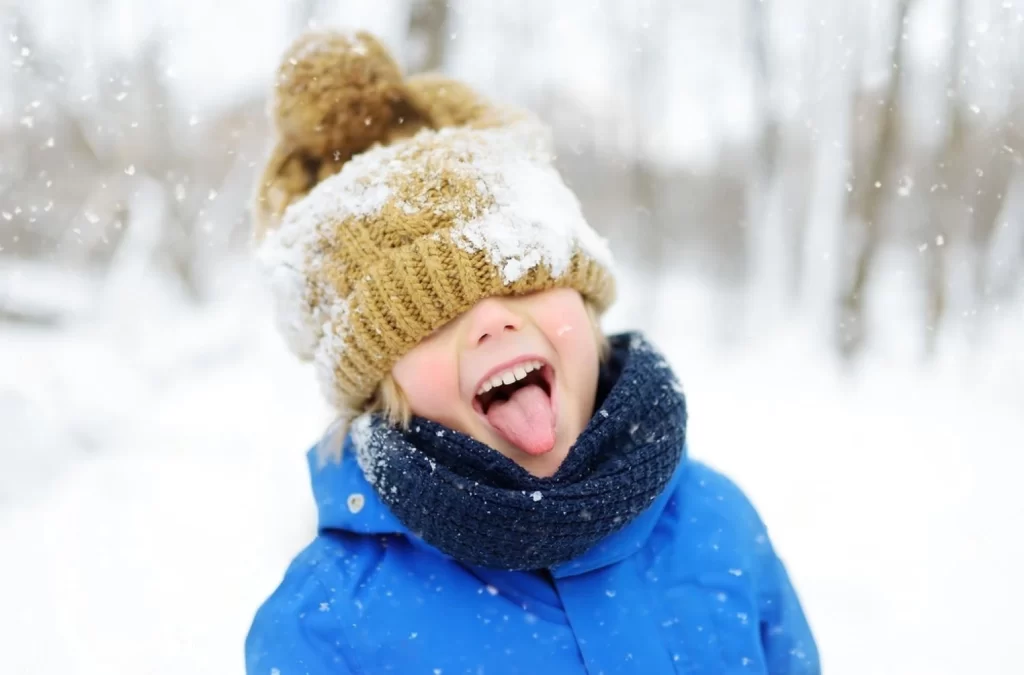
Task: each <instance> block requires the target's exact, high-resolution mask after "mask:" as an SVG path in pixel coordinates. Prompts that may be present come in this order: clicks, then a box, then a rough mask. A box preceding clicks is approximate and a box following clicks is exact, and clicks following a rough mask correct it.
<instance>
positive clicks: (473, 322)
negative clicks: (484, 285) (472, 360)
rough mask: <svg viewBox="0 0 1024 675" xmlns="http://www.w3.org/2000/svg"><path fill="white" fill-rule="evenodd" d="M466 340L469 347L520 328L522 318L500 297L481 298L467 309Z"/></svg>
mask: <svg viewBox="0 0 1024 675" xmlns="http://www.w3.org/2000/svg"><path fill="white" fill-rule="evenodd" d="M467 318H468V319H469V323H468V326H469V332H468V334H467V336H466V337H467V340H468V342H469V345H470V346H471V347H476V346H478V345H482V344H483V343H484V342H486V341H488V340H490V339H493V338H496V337H500V336H501V335H503V334H505V333H509V332H515V331H517V330H519V329H520V328H522V319H521V318H520V317H519V315H518V314H516V313H515V312H513V311H512V308H511V307H509V304H508V301H506V300H504V299H502V298H487V299H485V300H481V301H480V302H478V303H477V304H476V305H474V306H473V308H472V309H471V310H469V316H468V317H467Z"/></svg>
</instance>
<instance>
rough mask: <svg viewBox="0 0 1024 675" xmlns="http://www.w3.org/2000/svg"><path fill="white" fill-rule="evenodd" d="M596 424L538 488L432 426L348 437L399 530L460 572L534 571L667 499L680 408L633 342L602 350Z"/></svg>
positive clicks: (627, 337) (649, 351)
mask: <svg viewBox="0 0 1024 675" xmlns="http://www.w3.org/2000/svg"><path fill="white" fill-rule="evenodd" d="M610 341H611V346H612V350H611V355H610V358H609V359H607V360H606V362H605V363H604V364H603V365H602V367H601V370H600V375H599V380H598V395H597V401H596V406H595V412H594V416H593V417H592V418H591V420H590V422H589V424H588V425H587V427H586V429H585V430H584V431H583V433H582V434H580V436H579V438H578V439H577V441H576V443H575V444H574V445H573V446H572V448H571V449H570V450H569V453H568V456H567V457H566V459H565V461H564V462H563V463H562V466H561V467H560V468H559V469H558V471H557V473H556V474H555V475H554V476H551V477H549V478H537V477H535V476H533V475H531V474H530V473H528V472H527V471H526V470H525V469H523V468H522V467H520V466H519V465H518V464H516V463H515V462H513V461H512V460H511V459H508V458H507V457H505V456H504V455H501V454H500V453H498V452H497V451H495V450H494V449H492V448H490V447H489V446H487V445H485V444H483V443H480V442H479V441H476V440H474V439H473V438H470V437H469V436H466V435H465V434H462V433H459V432H457V431H454V430H452V429H449V428H447V427H444V426H442V425H440V424H437V423H436V422H432V421H429V420H426V419H422V418H414V419H413V421H412V423H411V424H410V427H409V429H408V430H407V431H402V430H399V429H396V428H394V427H392V426H389V425H388V424H387V423H386V422H385V421H384V420H382V419H381V418H379V417H377V416H364V417H362V418H360V419H359V420H357V422H356V423H355V424H354V425H353V429H352V439H353V443H354V445H355V447H356V452H357V457H358V460H359V464H360V466H361V467H362V470H363V473H364V474H365V475H366V477H367V479H368V480H369V482H370V483H371V484H372V485H373V486H374V489H375V490H376V491H377V493H378V494H379V495H380V497H381V499H382V500H383V501H384V503H385V504H386V505H387V506H388V508H389V509H390V510H391V511H392V512H393V513H394V515H395V516H396V517H397V518H398V520H399V521H401V522H402V524H403V525H404V526H405V527H406V528H407V529H409V530H410V531H411V532H412V533H414V534H416V535H418V536H419V537H420V538H422V539H423V540H424V541H426V542H427V543H428V544H430V545H431V546H433V547H435V548H436V549H438V550H440V551H441V552H442V553H445V554H447V555H449V556H451V557H452V558H454V559H455V560H458V561H459V562H462V563H465V564H470V565H479V566H482V567H490V568H497V569H506V570H537V569H545V568H550V567H553V566H556V565H558V564H560V563H564V562H568V561H570V560H573V559H574V558H576V557H578V556H580V555H581V554H583V553H585V552H586V551H587V550H588V549H590V548H591V547H593V546H594V545H595V544H596V543H597V542H599V541H600V540H601V539H603V538H604V537H606V536H608V535H610V534H612V533H613V532H616V531H618V530H621V529H622V528H624V527H625V526H626V525H628V524H629V523H630V522H631V521H632V520H633V519H634V518H636V517H637V515H639V514H640V513H641V512H643V511H644V510H645V509H646V508H647V507H648V506H650V504H651V502H653V501H654V500H655V499H656V498H657V497H658V495H659V494H661V492H662V491H663V490H664V489H665V486H666V485H667V484H668V482H669V480H670V479H671V477H672V475H673V473H674V472H675V469H676V467H677V465H678V464H679V462H680V460H681V458H682V455H683V444H684V441H685V439H686V400H685V398H684V396H683V393H682V389H681V388H680V386H679V384H678V383H677V381H676V379H675V377H674V376H673V374H672V371H671V369H670V368H669V366H668V364H667V363H666V362H665V360H664V359H663V358H662V357H661V355H660V354H659V353H658V352H656V351H655V350H654V349H653V348H652V347H651V346H650V344H649V343H648V342H647V341H646V340H644V339H643V338H642V337H641V336H639V335H637V334H624V335H619V336H615V337H612V338H610Z"/></svg>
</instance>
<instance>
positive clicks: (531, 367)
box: [523, 361, 537, 373]
mask: <svg viewBox="0 0 1024 675" xmlns="http://www.w3.org/2000/svg"><path fill="white" fill-rule="evenodd" d="M523 368H524V369H525V370H526V372H528V373H532V372H533V371H535V370H537V362H536V361H530V362H529V363H527V364H526V365H525V366H523Z"/></svg>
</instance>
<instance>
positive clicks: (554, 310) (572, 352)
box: [534, 291, 597, 382]
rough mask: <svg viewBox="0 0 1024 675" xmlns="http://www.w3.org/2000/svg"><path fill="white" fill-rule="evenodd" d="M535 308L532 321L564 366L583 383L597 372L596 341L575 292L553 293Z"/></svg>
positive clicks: (585, 311)
mask: <svg viewBox="0 0 1024 675" xmlns="http://www.w3.org/2000/svg"><path fill="white" fill-rule="evenodd" d="M545 300H546V301H545V302H544V303H543V304H542V305H539V306H537V307H536V311H535V312H534V320H535V321H536V322H537V325H538V327H539V328H540V329H541V331H542V332H543V333H544V335H545V337H546V338H547V339H548V342H550V343H551V344H552V346H554V348H555V350H556V351H557V352H558V356H559V359H560V360H561V361H562V363H563V365H564V366H568V367H569V368H570V371H571V372H572V373H573V374H574V375H576V376H577V378H578V379H579V380H581V381H583V382H586V381H588V380H590V379H592V378H593V377H595V375H594V374H595V373H596V372H597V342H596V339H595V337H594V330H593V328H592V327H591V325H590V317H589V316H588V315H587V310H586V308H585V307H584V306H583V301H582V300H581V299H580V298H579V296H578V295H577V294H576V293H575V291H555V292H552V295H550V296H548V297H547V298H545Z"/></svg>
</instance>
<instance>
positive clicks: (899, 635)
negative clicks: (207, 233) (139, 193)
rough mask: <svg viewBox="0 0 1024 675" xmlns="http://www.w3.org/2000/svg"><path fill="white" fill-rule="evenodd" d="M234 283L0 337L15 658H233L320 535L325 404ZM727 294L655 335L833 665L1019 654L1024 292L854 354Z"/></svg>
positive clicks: (665, 305) (626, 292) (237, 279)
mask: <svg viewBox="0 0 1024 675" xmlns="http://www.w3.org/2000/svg"><path fill="white" fill-rule="evenodd" d="M222 289H223V290H222V292H220V293H218V296H217V297H218V300H217V301H216V302H213V303H211V304H210V305H208V306H206V307H204V308H202V309H199V310H196V309H194V308H189V307H188V306H187V305H185V304H184V303H183V302H181V301H180V300H179V299H177V298H176V297H175V296H174V295H173V294H171V293H169V292H168V291H167V290H166V289H165V288H164V287H163V286H162V285H160V284H159V283H157V282H155V281H153V282H151V283H149V284H143V285H140V286H136V287H134V288H133V289H132V290H133V292H135V293H137V295H130V294H125V293H123V292H122V293H121V295H120V296H119V298H118V300H117V303H116V304H115V305H113V307H114V308H115V309H113V310H110V309H108V310H107V311H105V312H102V313H100V314H99V315H98V316H97V318H94V319H89V320H88V321H83V322H80V323H77V324H74V325H73V326H71V327H69V328H65V329H63V330H60V331H55V330H52V329H38V328H36V329H31V328H27V327H24V326H21V327H17V326H9V325H8V326H4V327H3V328H2V329H0V430H2V431H0V542H2V544H0V546H2V551H3V553H2V555H0V636H2V637H0V645H2V646H0V654H2V658H0V665H2V669H3V670H4V672H11V673H19V674H20V673H25V674H29V675H31V674H40V675H54V674H57V673H59V674H61V675H64V674H68V673H75V674H83V675H89V674H92V673H97V674H99V673H102V674H103V675H112V674H121V673H123V674H125V675H128V674H131V675H135V674H137V673H153V674H157V675H161V674H167V675H172V674H173V675H179V674H180V673H211V674H216V675H223V674H225V673H241V672H242V642H243V639H244V636H245V633H246V630H247V629H248V625H249V621H250V619H251V617H252V613H253V611H254V610H255V608H256V607H257V605H258V604H259V603H260V602H261V601H262V599H263V598H264V597H265V596H266V595H267V594H268V593H269V592H270V591H271V590H272V588H273V587H274V585H275V584H276V583H277V581H278V579H279V578H280V576H281V574H282V573H283V571H284V568H285V565H286V564H287V562H288V560H289V559H290V558H291V556H292V555H294V553H295V552H297V550H298V549H299V548H300V547H301V546H302V545H303V544H304V543H305V542H306V541H307V540H308V538H309V537H310V535H311V533H312V531H313V522H314V520H313V519H314V514H313V508H312V500H311V498H310V495H309V491H308V488H307V485H306V476H305V466H304V458H303V451H304V450H305V448H306V447H307V446H308V445H309V444H311V443H312V442H313V440H314V439H315V438H316V437H317V435H318V434H319V433H320V431H321V430H322V429H323V427H324V426H325V425H326V423H327V422H328V412H327V410H326V409H325V407H324V406H323V404H322V403H321V401H320V398H319V394H318V392H317V391H316V388H315V385H314V384H313V378H312V374H311V372H310V371H309V369H308V368H307V367H305V366H301V365H299V364H297V363H295V362H294V361H293V360H292V358H291V357H290V356H289V355H288V354H287V353H286V351H285V348H284V346H283V344H282V342H281V341H280V339H279V338H278V337H277V336H276V334H274V332H273V330H272V328H271V321H270V318H269V312H268V310H269V308H268V306H267V302H266V299H265V297H264V296H263V295H262V294H261V293H260V292H259V291H257V290H256V286H255V285H254V283H253V277H252V274H251V271H250V270H249V269H248V268H246V267H244V266H232V267H230V268H228V269H226V270H225V274H224V279H223V283H222ZM637 290H638V289H635V288H634V289H631V288H630V287H629V286H628V284H627V285H626V287H625V288H623V297H624V298H627V299H628V298H629V297H630V295H631V294H632V293H634V292H637ZM720 299H721V296H720V294H716V293H713V292H709V291H706V290H705V289H703V288H702V287H701V286H700V285H699V284H697V283H695V282H693V280H690V279H687V278H683V277H673V278H669V279H665V280H663V283H662V287H661V289H660V291H659V303H658V307H659V312H658V317H657V318H655V319H651V320H648V321H646V322H645V326H644V327H645V328H647V329H648V330H649V331H650V333H651V334H652V336H653V337H654V339H655V341H656V342H657V343H658V344H659V345H660V346H661V347H662V348H663V349H665V351H666V352H668V354H669V356H670V358H671V360H672V361H673V363H674V365H675V366H676V367H677V369H678V372H679V373H680V375H681V378H682V379H683V381H684V385H685V386H686V389H687V391H688V396H689V400H690V406H691V413H692V418H691V419H692V426H691V435H690V438H691V445H692V447H693V450H694V453H695V454H696V455H697V456H699V457H700V458H701V459H704V460H706V461H708V462H710V463H712V464H714V465H716V466H717V467H719V468H721V469H723V470H725V471H726V472H727V473H729V474H730V475H732V476H733V477H734V478H735V479H736V480H737V481H738V482H739V483H740V484H741V485H742V486H743V487H744V488H745V489H746V490H747V491H748V492H749V494H750V495H751V496H752V498H753V499H754V501H755V503H756V504H757V505H758V507H759V509H760V510H761V512H762V515H763V516H764V518H765V520H766V522H767V523H768V525H769V527H770V529H771V530H772V532H773V537H774V540H775V542H776V545H777V547H778V549H779V551H780V553H781V554H782V555H783V557H784V558H785V560H786V561H787V563H788V564H789V567H790V570H791V573H792V575H793V577H794V579H795V581H796V584H797V587H798V590H799V592H800V594H801V595H802V597H803V600H804V602H805V605H806V609H807V612H808V614H809V617H810V619H811V622H812V624H813V627H814V629H815V631H816V634H817V637H818V640H819V643H820V647H821V650H822V654H823V659H824V661H825V670H826V672H828V673H830V674H839V675H841V674H844V673H849V674H851V675H853V674H857V675H862V674H864V673H879V674H889V673H891V674H899V675H908V674H913V673H921V674H927V675H941V674H954V673H956V674H960V673H1014V672H1020V671H1019V668H1020V664H1019V659H1020V655H1019V654H1018V651H1019V650H1018V648H1017V645H1018V643H1019V639H1020V630H1021V621H1020V611H1019V608H1020V607H1022V606H1024V583H1022V581H1021V574H1020V573H1019V567H1020V562H1021V560H1022V559H1024V543H1022V541H1021V537H1020V536H1019V532H1020V531H1021V527H1022V524H1024V497H1022V496H1021V493H1020V491H1019V481H1020V476H1021V475H1022V472H1021V470H1022V469H1024V355H1022V353H1021V347H1020V344H1024V339H1022V338H1024V316H1022V315H1021V311H1020V308H1019V307H1018V308H1016V309H1015V310H1014V311H1015V312H1016V314H1014V312H1005V311H1004V312H1003V313H1002V314H1000V315H998V316H996V317H995V318H993V320H992V323H991V325H990V328H989V330H988V331H987V332H986V333H985V338H984V339H983V340H980V341H978V342H976V343H974V344H971V345H969V346H966V345H965V344H961V343H960V342H959V341H958V340H957V339H951V340H949V341H948V342H947V343H945V344H943V349H942V351H941V356H940V358H939V359H938V360H937V361H936V362H934V363H931V364H924V363H922V362H920V361H919V360H916V359H910V358H907V356H906V354H905V353H903V352H900V351H899V350H895V351H888V352H887V351H886V350H884V349H876V350H874V351H872V352H871V353H870V354H869V356H868V358H866V359H865V361H864V362H863V363H862V364H861V366H860V367H859V368H857V369H856V370H854V371H852V372H848V371H847V369H846V368H844V367H843V366H841V365H840V364H838V363H836V362H835V360H834V358H833V357H832V356H831V355H830V353H829V351H828V350H827V348H826V347H825V346H824V345H823V344H822V342H823V341H822V339H821V336H820V335H821V334H820V332H818V331H816V330H815V329H814V327H813V326H812V324H811V322H809V321H804V320H802V319H800V318H793V319H792V320H789V321H784V322H783V321H775V322H771V323H767V324H765V325H764V326H755V327H754V328H756V330H752V329H750V328H748V329H747V332H746V333H741V336H742V335H746V336H747V337H746V338H743V337H740V338H739V339H734V340H732V341H728V340H726V341H723V340H720V339H718V337H720V336H718V337H716V330H717V329H715V328H713V327H714V326H715V325H716V322H715V321H714V320H713V319H712V315H711V313H710V311H709V308H710V306H711V305H713V304H714V303H715V302H717V301H719V300H720ZM105 306H108V305H105ZM628 310H629V305H628V303H625V302H624V303H623V305H622V306H621V308H620V309H618V310H616V311H615V312H613V313H612V315H611V316H610V317H609V322H608V326H609V328H613V329H614V328H621V327H624V325H625V324H627V323H629V322H630V320H631V316H630V312H629V311H628ZM952 333H953V334H955V333H956V331H952ZM752 335H756V338H754V337H751V336H752ZM723 342H724V343H725V344H724V346H723Z"/></svg>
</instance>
